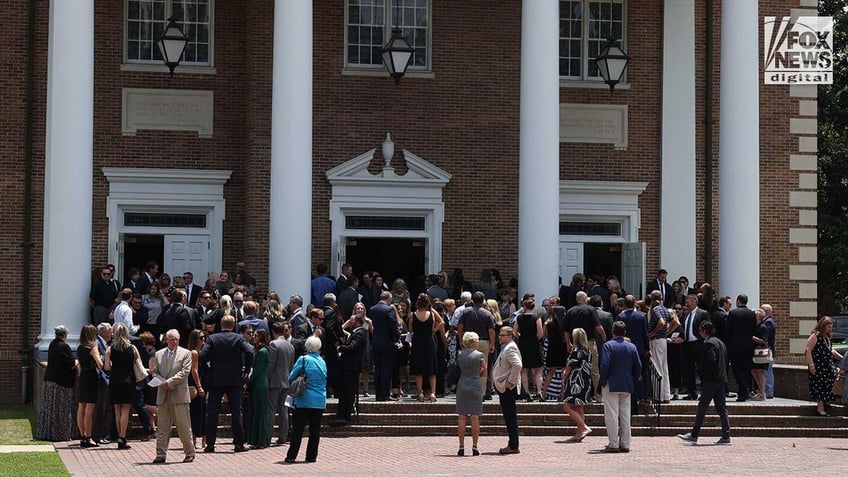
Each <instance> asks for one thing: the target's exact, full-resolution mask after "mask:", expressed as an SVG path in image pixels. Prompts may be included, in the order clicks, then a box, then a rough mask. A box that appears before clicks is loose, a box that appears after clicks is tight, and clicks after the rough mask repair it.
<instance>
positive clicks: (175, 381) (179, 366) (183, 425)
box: [150, 330, 194, 464]
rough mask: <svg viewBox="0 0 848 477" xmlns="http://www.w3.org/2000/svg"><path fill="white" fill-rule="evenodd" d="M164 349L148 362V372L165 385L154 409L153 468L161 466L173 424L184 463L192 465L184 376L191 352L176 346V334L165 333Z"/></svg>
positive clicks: (189, 424)
mask: <svg viewBox="0 0 848 477" xmlns="http://www.w3.org/2000/svg"><path fill="white" fill-rule="evenodd" d="M165 343H166V344H167V345H168V347H167V348H163V349H160V350H159V351H157V352H156V355H155V356H154V357H153V358H151V359H150V369H151V371H152V372H153V373H154V375H156V376H159V377H160V378H162V379H163V380H164V381H165V382H164V383H162V385H160V386H159V390H158V394H157V395H156V405H157V406H159V413H158V416H157V421H158V422H157V424H158V426H157V429H156V459H154V460H153V463H154V464H162V463H164V462H165V455H166V454H167V452H168V442H170V440H171V425H172V424H176V426H177V435H179V436H180V441H181V442H182V443H183V450H184V451H185V454H186V456H185V459H183V462H193V461H194V440H193V439H192V436H191V417H190V415H189V410H188V406H189V402H190V401H191V397H190V396H189V392H188V375H189V373H190V372H191V352H190V351H189V350H187V349H185V348H181V347H180V346H179V343H180V332H179V331H177V330H168V332H167V333H166V334H165Z"/></svg>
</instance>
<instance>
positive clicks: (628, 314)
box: [616, 295, 651, 414]
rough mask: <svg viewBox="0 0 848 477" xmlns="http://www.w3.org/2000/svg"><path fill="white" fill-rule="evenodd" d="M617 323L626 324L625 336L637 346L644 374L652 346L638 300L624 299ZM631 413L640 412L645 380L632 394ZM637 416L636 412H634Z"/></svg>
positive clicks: (637, 382)
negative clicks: (639, 404) (639, 401)
mask: <svg viewBox="0 0 848 477" xmlns="http://www.w3.org/2000/svg"><path fill="white" fill-rule="evenodd" d="M616 321H622V322H624V324H625V326H627V330H626V331H625V336H626V337H627V338H628V339H629V340H630V342H631V343H633V345H634V346H636V352H637V353H638V354H639V359H640V360H641V362H642V364H643V366H642V372H643V373H644V372H645V371H646V370H647V369H648V363H647V361H648V360H650V358H651V344H650V341H649V340H648V319H647V316H646V315H645V314H644V313H642V312H641V311H639V310H637V309H636V298H635V297H634V296H633V295H627V296H625V297H624V311H622V312H621V313H619V314H618V317H617V319H616ZM631 394H632V397H633V398H634V399H632V400H631V401H630V405H631V412H633V411H636V412H638V400H639V399H642V398H643V397H645V380H644V379H642V380H639V381H636V382H635V388H634V392H633V393H631ZM634 414H635V412H634Z"/></svg>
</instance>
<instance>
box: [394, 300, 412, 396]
mask: <svg viewBox="0 0 848 477" xmlns="http://www.w3.org/2000/svg"><path fill="white" fill-rule="evenodd" d="M392 308H394V310H395V315H397V321H398V325H397V326H398V332H399V334H400V342H401V344H402V346H401V348H400V349H399V350H398V353H397V357H396V358H395V369H394V372H393V374H392V390H391V391H392V396H391V397H393V398H399V397H403V396H406V395H407V390H408V388H409V350H410V343H409V341H408V340H407V336H409V332H410V331H412V330H410V329H408V328H407V326H408V324H409V318H410V316H412V313H410V312H409V303H408V302H406V301H401V302H399V303H394V304H392Z"/></svg>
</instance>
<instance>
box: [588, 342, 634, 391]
mask: <svg viewBox="0 0 848 477" xmlns="http://www.w3.org/2000/svg"><path fill="white" fill-rule="evenodd" d="M641 375H642V361H641V360H640V359H639V352H638V350H637V349H636V346H635V345H634V344H633V343H629V342H627V341H626V340H625V339H624V338H623V337H621V336H617V337H614V338H613V339H611V340H609V341H607V342H606V343H604V352H603V353H601V364H600V378H598V389H600V388H602V387H604V386H606V385H608V386H609V390H610V392H612V393H631V394H632V393H633V392H634V391H635V390H636V382H638V381H639V379H640V376H641Z"/></svg>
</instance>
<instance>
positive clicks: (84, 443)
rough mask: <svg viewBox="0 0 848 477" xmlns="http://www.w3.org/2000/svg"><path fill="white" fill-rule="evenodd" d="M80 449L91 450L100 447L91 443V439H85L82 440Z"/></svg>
mask: <svg viewBox="0 0 848 477" xmlns="http://www.w3.org/2000/svg"><path fill="white" fill-rule="evenodd" d="M80 447H81V448H83V449H89V448H91V447H99V446H98V445H97V444H95V443H94V442H91V437H83V438H82V439H80Z"/></svg>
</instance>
